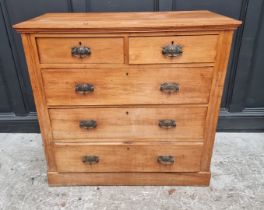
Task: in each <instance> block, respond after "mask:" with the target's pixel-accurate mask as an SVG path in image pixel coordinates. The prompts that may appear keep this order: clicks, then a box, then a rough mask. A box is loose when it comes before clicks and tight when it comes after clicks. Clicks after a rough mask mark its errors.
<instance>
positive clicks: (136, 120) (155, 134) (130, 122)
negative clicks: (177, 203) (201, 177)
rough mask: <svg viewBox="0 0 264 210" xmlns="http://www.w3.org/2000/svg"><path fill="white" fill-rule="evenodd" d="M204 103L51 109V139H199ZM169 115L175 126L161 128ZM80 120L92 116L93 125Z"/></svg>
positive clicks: (204, 115) (202, 132)
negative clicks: (192, 104) (148, 106)
mask: <svg viewBox="0 0 264 210" xmlns="http://www.w3.org/2000/svg"><path fill="white" fill-rule="evenodd" d="M206 111H207V108H206V107H170V108H166V107H158V108H147V107H146V108H145V107H140V108H134V107H127V108H124V107H122V108H75V109H50V110H49V113H50V118H51V124H52V132H53V137H54V139H57V140H60V139H61V140H64V139H71V140H72V139H94V138H98V139H109V140H110V139H112V140H114V139H118V138H119V139H120V138H121V139H122V138H124V139H129V140H130V141H131V140H133V141H136V140H137V139H138V140H140V139H153V138H160V139H163V140H164V141H166V140H168V139H171V140H177V138H179V139H180V138H189V139H202V138H203V135H204V130H203V128H204V122H205V117H206ZM163 119H172V120H175V121H176V128H170V129H165V128H160V127H159V120H163ZM81 120H95V121H96V122H97V127H96V128H95V129H84V128H80V125H79V124H80V121H81Z"/></svg>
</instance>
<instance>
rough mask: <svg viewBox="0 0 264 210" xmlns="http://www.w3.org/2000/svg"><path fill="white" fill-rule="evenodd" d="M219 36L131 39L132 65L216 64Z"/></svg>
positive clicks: (130, 54) (130, 56) (130, 58)
mask: <svg viewBox="0 0 264 210" xmlns="http://www.w3.org/2000/svg"><path fill="white" fill-rule="evenodd" d="M217 40H218V35H199V36H197V35H196V36H160V37H131V38H129V63H130V64H155V63H203V62H214V61H215V57H216V51H217V50H216V47H217Z"/></svg>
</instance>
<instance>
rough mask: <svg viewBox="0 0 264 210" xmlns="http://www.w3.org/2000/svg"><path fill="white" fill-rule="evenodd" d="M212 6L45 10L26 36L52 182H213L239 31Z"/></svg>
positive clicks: (23, 27) (20, 27) (24, 27)
mask: <svg viewBox="0 0 264 210" xmlns="http://www.w3.org/2000/svg"><path fill="white" fill-rule="evenodd" d="M239 25H240V21H237V20H234V19H231V18H228V17H224V16H221V15H217V14H215V13H211V12H208V11H193V12H158V13H151V12H145V13H89V14H81V13H76V14H45V15H42V16H40V17H37V18H34V19H32V20H29V21H26V22H23V23H20V24H17V25H15V26H14V28H15V29H16V30H17V31H19V32H21V33H22V41H23V45H24V50H25V54H26V59H27V64H28V69H29V74H30V79H31V84H32V88H33V92H34V97H35V103H36V108H37V112H38V117H39V124H40V127H41V132H42V137H43V141H44V145H45V154H46V158H47V163H48V181H49V184H50V185H55V186H56V185H208V184H209V181H210V160H211V155H212V149H213V143H214V137H215V130H216V124H217V118H218V111H219V105H220V101H221V95H222V90H223V84H224V80H225V74H226V66H227V63H228V57H229V51H230V46H231V40H232V36H233V31H234V30H235V29H236V28H237V27H238V26H239Z"/></svg>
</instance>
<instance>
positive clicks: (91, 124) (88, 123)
mask: <svg viewBox="0 0 264 210" xmlns="http://www.w3.org/2000/svg"><path fill="white" fill-rule="evenodd" d="M96 127H97V123H96V121H95V120H81V121H80V128H85V129H92V128H96Z"/></svg>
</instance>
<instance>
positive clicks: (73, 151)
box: [55, 142, 203, 172]
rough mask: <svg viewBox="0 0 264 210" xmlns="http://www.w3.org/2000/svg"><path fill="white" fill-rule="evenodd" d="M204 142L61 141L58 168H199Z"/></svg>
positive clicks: (56, 155)
mask: <svg viewBox="0 0 264 210" xmlns="http://www.w3.org/2000/svg"><path fill="white" fill-rule="evenodd" d="M202 145H203V144H202V143H200V142H197V143H180V144H176V143H163V144H162V143H152V144H151V145H148V144H132V145H123V144H120V145H118V144H114V143H112V144H109V145H107V144H102V145H99V144H96V145H93V144H59V145H55V159H56V165H57V170H58V172H196V171H199V170H200V160H201V152H202Z"/></svg>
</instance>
